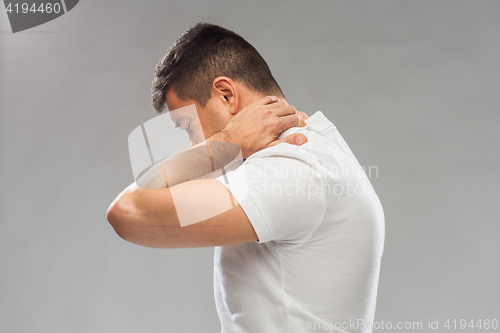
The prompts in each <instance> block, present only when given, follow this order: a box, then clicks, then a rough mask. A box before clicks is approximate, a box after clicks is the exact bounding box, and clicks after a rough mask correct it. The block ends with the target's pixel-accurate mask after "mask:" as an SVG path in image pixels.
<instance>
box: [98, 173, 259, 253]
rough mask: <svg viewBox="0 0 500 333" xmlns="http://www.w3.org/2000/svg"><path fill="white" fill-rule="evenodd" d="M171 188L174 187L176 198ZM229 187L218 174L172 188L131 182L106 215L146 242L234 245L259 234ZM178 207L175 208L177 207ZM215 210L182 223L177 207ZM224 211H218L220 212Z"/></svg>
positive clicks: (124, 233) (121, 230)
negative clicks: (192, 222) (195, 220)
mask: <svg viewBox="0 0 500 333" xmlns="http://www.w3.org/2000/svg"><path fill="white" fill-rule="evenodd" d="M172 191H175V204H174V196H173V195H172ZM230 200H233V202H235V201H234V198H233V197H232V195H231V193H230V192H229V191H228V190H227V189H226V187H225V186H224V185H223V184H222V183H220V182H219V181H217V180H214V179H204V180H194V181H189V182H185V183H182V184H178V185H175V186H173V187H172V188H168V189H154V190H152V189H143V188H140V187H138V186H137V185H135V183H134V184H132V185H130V186H129V187H128V188H127V189H125V191H123V192H122V193H121V194H120V195H119V196H118V198H117V199H116V200H115V201H114V202H113V203H112V204H111V206H110V208H109V209H108V213H107V217H108V221H109V222H110V223H111V225H112V226H113V228H114V229H115V231H116V233H117V234H118V235H119V236H120V237H122V238H123V239H125V240H127V241H129V242H132V243H135V244H139V245H143V246H148V247H157V248H182V247H205V246H219V245H232V244H239V243H245V242H250V241H254V240H257V239H258V238H257V234H256V233H255V231H254V229H253V227H252V225H251V223H250V221H249V220H248V218H247V216H246V214H245V213H244V212H243V210H242V209H241V206H240V205H238V204H236V202H235V206H234V207H231V206H228V203H230V202H231V201H230ZM176 208H177V209H176ZM186 209H188V210H189V209H192V210H193V213H195V214H196V213H201V214H206V213H207V212H211V213H214V214H215V215H214V216H213V217H210V218H208V219H205V220H203V221H201V222H198V223H194V224H191V225H187V226H184V227H181V225H180V221H179V218H178V216H177V211H178V210H180V211H184V212H186ZM218 212H220V214H217V213H218Z"/></svg>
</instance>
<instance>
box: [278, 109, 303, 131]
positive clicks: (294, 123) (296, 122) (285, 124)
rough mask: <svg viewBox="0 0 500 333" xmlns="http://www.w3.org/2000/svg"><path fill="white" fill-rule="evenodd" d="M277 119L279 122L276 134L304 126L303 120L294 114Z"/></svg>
mask: <svg viewBox="0 0 500 333" xmlns="http://www.w3.org/2000/svg"><path fill="white" fill-rule="evenodd" d="M279 119H280V120H281V122H280V123H279V127H278V129H277V130H278V133H281V132H283V131H286V130H287V129H289V128H290V127H304V126H305V125H306V123H305V122H304V120H303V119H302V118H301V117H300V116H299V114H298V113H296V112H294V113H293V114H291V115H289V116H282V117H280V118H279Z"/></svg>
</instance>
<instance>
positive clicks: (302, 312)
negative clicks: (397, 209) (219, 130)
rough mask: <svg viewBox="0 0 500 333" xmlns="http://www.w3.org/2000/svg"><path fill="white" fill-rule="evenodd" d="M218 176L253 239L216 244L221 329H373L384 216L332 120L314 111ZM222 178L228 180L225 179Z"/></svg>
mask: <svg viewBox="0 0 500 333" xmlns="http://www.w3.org/2000/svg"><path fill="white" fill-rule="evenodd" d="M307 123H308V125H307V126H306V127H303V128H300V127H293V128H290V129H288V130H286V131H285V132H283V133H282V134H281V135H280V138H281V137H284V136H287V135H289V134H292V133H303V134H305V135H306V136H307V139H308V141H307V142H306V143H305V144H303V145H302V146H295V145H290V144H286V143H282V144H278V145H276V146H274V147H271V148H267V149H263V150H261V151H259V152H257V153H255V154H253V155H252V156H250V157H249V158H248V159H247V160H246V161H245V162H244V163H243V164H242V165H241V166H240V167H238V168H237V169H236V170H233V171H230V172H228V173H227V174H226V177H227V178H225V177H222V176H221V177H218V178H217V179H218V180H219V181H221V182H222V183H224V184H225V185H226V187H227V188H228V189H229V190H230V191H231V193H232V194H233V195H234V196H235V198H236V200H237V201H238V202H239V204H240V205H241V207H242V209H243V210H244V212H245V213H246V215H247V216H248V219H249V220H250V222H251V223H252V226H253V228H254V229H255V232H256V233H257V236H258V238H259V240H258V241H255V242H249V243H244V244H237V245H231V246H218V247H216V248H215V258H214V287H215V301H216V307H217V312H218V314H219V318H220V321H221V326H222V332H223V333H240V332H245V333H280V332H289V333H293V332H297V333H301V332H371V331H372V329H371V326H370V325H373V319H374V313H375V303H376V296H377V286H378V279H379V271H380V261H381V257H382V252H383V246H384V235H385V224H384V213H383V210H382V206H381V204H380V201H379V199H378V197H377V195H376V193H375V191H374V190H373V187H372V185H371V183H370V181H369V179H368V177H367V176H366V173H365V172H364V171H363V169H362V168H361V166H360V165H359V163H358V161H357V160H356V158H355V157H354V155H353V154H352V152H351V150H350V149H349V147H348V146H347V144H346V143H345V141H344V139H343V138H342V136H341V135H340V133H339V132H338V131H337V129H336V127H335V126H334V125H333V124H332V123H331V122H330V121H329V120H328V119H327V118H326V117H325V116H324V115H323V113H321V112H320V111H318V112H316V113H315V114H314V115H312V116H311V117H310V118H309V119H308V120H307ZM226 180H227V181H228V184H226Z"/></svg>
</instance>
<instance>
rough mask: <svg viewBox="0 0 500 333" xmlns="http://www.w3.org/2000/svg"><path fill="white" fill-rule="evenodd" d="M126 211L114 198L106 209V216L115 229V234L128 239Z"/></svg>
mask: <svg viewBox="0 0 500 333" xmlns="http://www.w3.org/2000/svg"><path fill="white" fill-rule="evenodd" d="M126 216H127V213H126V212H125V211H124V209H123V208H122V207H121V205H120V203H119V201H117V200H115V201H114V202H113V203H112V204H111V205H110V206H109V208H108V210H107V211H106V218H107V220H108V222H109V224H111V226H112V227H113V229H114V230H115V232H116V234H117V235H118V236H120V237H121V238H123V239H124V240H127V241H128V238H129V236H128V232H127V229H128V227H127V219H126Z"/></svg>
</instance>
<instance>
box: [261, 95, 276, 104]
mask: <svg viewBox="0 0 500 333" xmlns="http://www.w3.org/2000/svg"><path fill="white" fill-rule="evenodd" d="M279 100H280V99H279V98H278V97H276V96H266V97H264V98H262V99H261V100H259V101H258V102H256V103H255V104H260V105H267V104H271V103H276V102H278V101H279Z"/></svg>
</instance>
